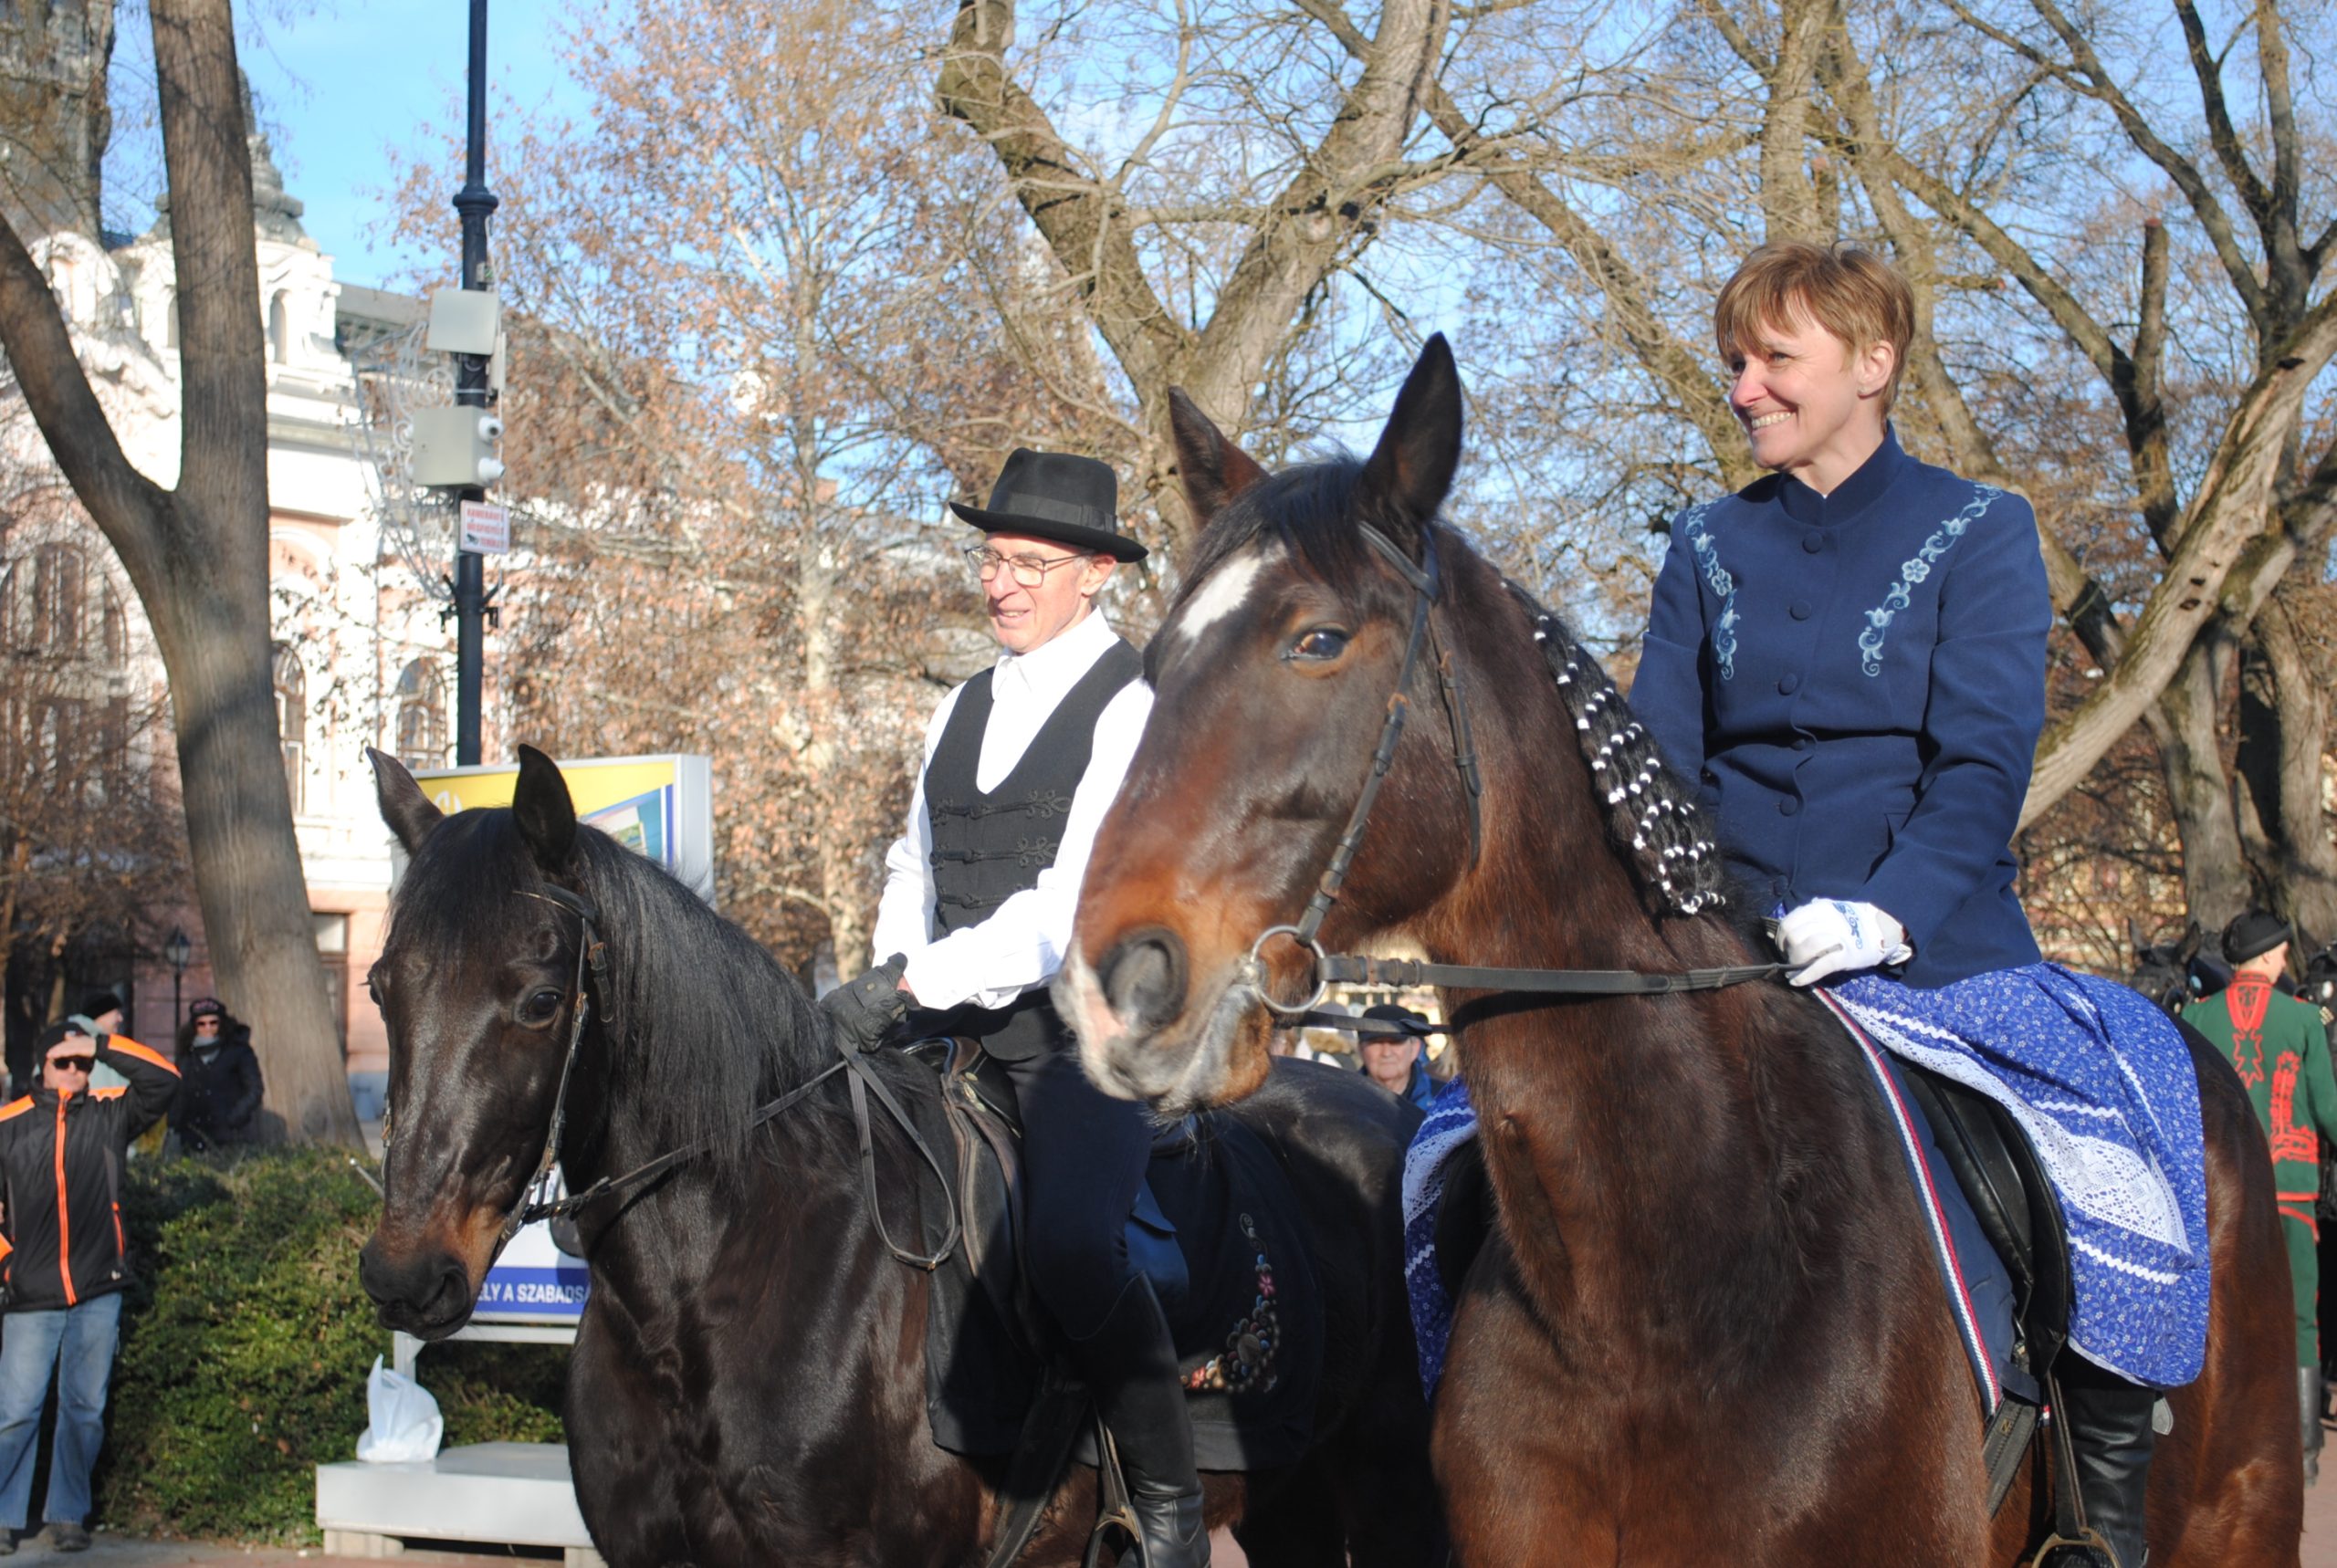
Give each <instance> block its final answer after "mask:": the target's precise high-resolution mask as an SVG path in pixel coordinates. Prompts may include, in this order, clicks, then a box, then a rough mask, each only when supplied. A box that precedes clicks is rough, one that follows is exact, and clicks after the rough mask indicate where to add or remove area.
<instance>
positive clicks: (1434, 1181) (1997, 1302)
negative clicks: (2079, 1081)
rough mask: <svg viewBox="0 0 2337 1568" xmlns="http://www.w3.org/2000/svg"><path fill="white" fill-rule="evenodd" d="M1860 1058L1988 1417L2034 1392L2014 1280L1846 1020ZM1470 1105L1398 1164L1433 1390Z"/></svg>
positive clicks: (1407, 1260)
mask: <svg viewBox="0 0 2337 1568" xmlns="http://www.w3.org/2000/svg"><path fill="white" fill-rule="evenodd" d="M1846 1027H1847V1028H1849V1030H1850V1036H1851V1039H1852V1040H1856V1041H1857V1042H1858V1043H1859V1045H1860V1051H1861V1054H1862V1055H1863V1056H1864V1057H1865V1060H1866V1062H1867V1066H1868V1069H1869V1071H1871V1072H1872V1073H1873V1075H1874V1079H1875V1083H1876V1086H1877V1087H1878V1089H1880V1090H1881V1094H1882V1100H1883V1103H1884V1105H1885V1107H1886V1109H1887V1110H1888V1111H1889V1113H1890V1115H1891V1123H1892V1129H1893V1131H1895V1132H1896V1133H1897V1134H1898V1136H1899V1147H1900V1154H1901V1155H1902V1157H1903V1159H1904V1161H1905V1163H1906V1166H1907V1174H1908V1176H1909V1178H1910V1180H1911V1181H1912V1182H1913V1186H1914V1191H1915V1198H1916V1202H1917V1204H1918V1206H1919V1207H1921V1208H1922V1210H1923V1224H1924V1235H1925V1239H1926V1240H1927V1241H1928V1242H1929V1243H1930V1245H1931V1249H1932V1257H1933V1260H1934V1262H1935V1263H1936V1264H1937V1265H1938V1267H1939V1271H1940V1282H1941V1284H1942V1286H1943V1287H1944V1289H1945V1290H1946V1291H1947V1299H1948V1306H1949V1310H1950V1312H1952V1314H1953V1315H1954V1319H1955V1325H1956V1333H1957V1336H1958V1338H1959V1339H1960V1340H1961V1341H1962V1343H1963V1345H1964V1353H1965V1357H1966V1358H1967V1359H1968V1360H1969V1361H1970V1362H1971V1364H1972V1378H1973V1382H1974V1384H1975V1387H1976V1389H1977V1392H1978V1394H1979V1396H1980V1404H1981V1408H1982V1410H1983V1412H1984V1413H1985V1414H1987V1415H1994V1414H1995V1413H1996V1406H1998V1405H1999V1404H2000V1403H2002V1402H2003V1399H2004V1396H2005V1393H2006V1391H2007V1389H2008V1388H2009V1389H2010V1390H2011V1391H2012V1392H2013V1393H2015V1394H2017V1395H2019V1396H2022V1397H2023V1398H2025V1399H2027V1400H2028V1401H2029V1402H2030V1403H2031V1404H2035V1403H2037V1402H2038V1400H2037V1385H2036V1383H2035V1380H2034V1379H2032V1378H2031V1377H2029V1375H2028V1374H2027V1373H2026V1372H2024V1371H2022V1370H2021V1369H2019V1368H2018V1367H2017V1366H2016V1365H2015V1364H2013V1356H2012V1352H2013V1344H2014V1325H2013V1312H2014V1305H2015V1303H2014V1300H2013V1284H2012V1278H2011V1276H2010V1274H2009V1273H2008V1272H2007V1270H2006V1268H2005V1266H2004V1264H2003V1262H2002V1261H2001V1260H1998V1259H1997V1257H1996V1250H1995V1249H1994V1248H1992V1247H1990V1246H1989V1244H1988V1240H1987V1236H1986V1232H1985V1231H1984V1230H1982V1228H1980V1221H1979V1219H1978V1218H1977V1217H1976V1216H1975V1215H1974V1214H1973V1212H1972V1206H1971V1204H1970V1202H1969V1201H1968V1200H1967V1199H1966V1198H1965V1196H1964V1192H1963V1189H1962V1188H1961V1187H1960V1186H1957V1185H1956V1181H1955V1176H1954V1172H1953V1171H1952V1170H1951V1169H1950V1168H1949V1166H1948V1165H1947V1159H1946V1156H1945V1155H1943V1154H1942V1153H1941V1152H1940V1149H1939V1145H1938V1143H1937V1142H1936V1140H1935V1139H1934V1137H1933V1135H1932V1130H1931V1127H1930V1125H1929V1124H1928V1123H1927V1122H1926V1121H1925V1119H1924V1116H1923V1107H1922V1106H1921V1105H1919V1104H1917V1103H1915V1101H1914V1100H1913V1098H1911V1097H1910V1096H1909V1095H1908V1093H1907V1092H1906V1088H1905V1085H1904V1084H1903V1083H1902V1082H1901V1080H1900V1076H1899V1074H1900V1072H1901V1071H1902V1070H1901V1069H1900V1068H1899V1067H1897V1066H1896V1064H1894V1063H1892V1061H1890V1060H1889V1059H1888V1058H1887V1057H1885V1056H1884V1055H1883V1054H1882V1052H1881V1051H1879V1050H1877V1049H1876V1048H1875V1047H1874V1046H1873V1045H1872V1043H1871V1042H1870V1041H1867V1040H1863V1039H1862V1038H1861V1037H1860V1035H1859V1033H1858V1030H1857V1028H1856V1026H1854V1025H1847V1024H1846ZM1476 1135H1477V1113H1476V1110H1475V1108H1474V1107H1473V1106H1472V1104H1471V1103H1470V1101H1469V1092H1468V1089H1467V1087H1466V1086H1465V1085H1464V1084H1462V1082H1459V1081H1457V1080H1456V1081H1455V1082H1453V1084H1452V1085H1451V1087H1450V1088H1449V1089H1447V1090H1445V1092H1443V1093H1441V1095H1439V1096H1438V1097H1437V1102H1436V1107H1435V1109H1434V1110H1433V1111H1432V1112H1431V1113H1430V1117H1429V1120H1428V1121H1426V1122H1424V1123H1422V1124H1420V1132H1419V1134H1418V1135H1417V1136H1415V1138H1414V1139H1413V1142H1412V1145H1411V1148H1410V1151H1409V1153H1408V1154H1407V1156H1406V1159H1405V1163H1404V1286H1405V1294H1406V1296H1407V1298H1408V1299H1409V1301H1410V1305H1411V1311H1412V1338H1413V1343H1414V1344H1415V1346H1416V1347H1417V1349H1418V1351H1419V1354H1420V1386H1421V1388H1422V1389H1423V1390H1424V1391H1425V1392H1426V1393H1427V1394H1428V1395H1429V1396H1430V1397H1431V1398H1433V1397H1434V1396H1435V1394H1436V1385H1437V1383H1438V1381H1439V1380H1440V1379H1441V1377H1442V1375H1443V1372H1444V1356H1445V1352H1446V1349H1447V1348H1448V1343H1449V1342H1450V1340H1451V1333H1452V1311H1453V1302H1452V1300H1451V1296H1450V1295H1449V1293H1448V1287H1447V1283H1446V1280H1445V1270H1444V1268H1443V1266H1442V1263H1441V1260H1440V1258H1439V1256H1438V1253H1437V1237H1438V1234H1439V1230H1440V1224H1439V1218H1438V1215H1439V1210H1440V1208H1441V1205H1442V1203H1443V1199H1444V1191H1445V1185H1446V1176H1447V1175H1448V1173H1449V1172H1450V1171H1451V1168H1452V1161H1453V1160H1454V1159H1455V1157H1457V1156H1458V1155H1460V1154H1461V1153H1462V1150H1464V1149H1465V1148H1467V1147H1468V1145H1470V1144H1471V1143H1472V1141H1474V1139H1475V1138H1476Z"/></svg>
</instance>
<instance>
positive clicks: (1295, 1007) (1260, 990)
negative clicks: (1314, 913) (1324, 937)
mask: <svg viewBox="0 0 2337 1568" xmlns="http://www.w3.org/2000/svg"><path fill="white" fill-rule="evenodd" d="M1277 936H1287V937H1289V938H1290V939H1291V940H1292V941H1294V942H1295V943H1297V944H1298V945H1299V946H1301V947H1303V948H1305V949H1306V950H1307V951H1308V952H1310V953H1312V954H1313V955H1314V956H1315V967H1314V974H1315V989H1314V991H1313V993H1312V994H1310V995H1309V996H1308V997H1307V998H1306V999H1305V1001H1300V1002H1282V1001H1276V1000H1275V999H1274V994H1273V991H1271V990H1269V989H1268V988H1267V987H1266V961H1265V959H1264V958H1263V956H1261V955H1262V954H1263V952H1264V950H1265V946H1266V944H1267V943H1269V942H1271V941H1273V939H1274V938H1275V937H1277ZM1242 978H1243V979H1244V980H1246V981H1247V982H1248V983H1249V987H1250V988H1251V989H1252V990H1253V991H1255V992H1256V993H1257V994H1258V1000H1259V1001H1261V1002H1263V1003H1264V1004H1265V1006H1266V1009H1267V1010H1268V1011H1269V1012H1277V1013H1284V1014H1287V1015H1289V1016H1291V1017H1294V1018H1295V1017H1298V1016H1299V1015H1301V1014H1305V1013H1310V1012H1313V1011H1314V1010H1315V1009H1316V1008H1319V1007H1321V1006H1322V1005H1323V1001H1324V998H1326V997H1328V996H1329V995H1330V994H1331V977H1330V967H1329V963H1328V959H1327V956H1326V954H1325V953H1324V951H1323V944H1322V943H1320V942H1319V941H1317V940H1315V938H1314V937H1313V936H1309V935H1307V934H1306V933H1305V932H1304V931H1301V930H1300V929H1299V928H1298V927H1297V926H1295V925H1269V926H1267V927H1266V928H1265V929H1264V930H1263V931H1261V932H1259V933H1258V939H1257V940H1256V941H1255V942H1252V943H1251V944H1250V956H1248V957H1247V958H1245V959H1243V960H1242Z"/></svg>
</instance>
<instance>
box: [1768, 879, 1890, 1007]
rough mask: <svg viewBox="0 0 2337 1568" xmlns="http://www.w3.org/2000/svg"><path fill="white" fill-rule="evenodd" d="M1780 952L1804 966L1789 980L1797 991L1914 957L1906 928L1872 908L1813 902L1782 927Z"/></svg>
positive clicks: (1821, 900)
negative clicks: (1830, 977)
mask: <svg viewBox="0 0 2337 1568" xmlns="http://www.w3.org/2000/svg"><path fill="white" fill-rule="evenodd" d="M1777 946H1779V947H1780V948H1782V949H1783V950H1784V952H1785V956H1786V962H1787V963H1788V964H1795V965H1798V966H1800V967H1798V968H1797V969H1796V970H1795V971H1794V973H1793V975H1792V980H1793V983H1794V984H1795V985H1797V986H1814V985H1816V984H1817V983H1818V981H1820V980H1822V979H1825V978H1826V977H1829V976H1830V975H1849V974H1855V973H1857V972H1858V971H1859V970H1860V969H1871V968H1874V967H1877V966H1878V965H1882V964H1903V963H1905V962H1906V961H1907V960H1908V959H1910V958H1912V957H1913V956H1915V950H1914V949H1913V947H1910V946H1907V929H1906V927H1905V926H1903V925H1900V924H1899V922H1897V921H1896V920H1893V919H1892V918H1891V916H1890V915H1886V914H1884V913H1883V912H1882V911H1881V910H1880V909H1877V908H1876V907H1875V906H1874V905H1873V904H1852V903H1850V902H1848V901H1846V900H1843V899H1839V898H1813V899H1811V900H1810V901H1809V902H1808V904H1803V905H1802V906H1801V907H1800V908H1798V909H1797V910H1794V911H1792V912H1791V913H1790V914H1788V915H1787V916H1786V917H1785V918H1784V919H1783V920H1780V921H1778V922H1777Z"/></svg>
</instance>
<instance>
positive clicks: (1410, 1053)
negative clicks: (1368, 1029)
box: [1356, 1002, 1437, 1111]
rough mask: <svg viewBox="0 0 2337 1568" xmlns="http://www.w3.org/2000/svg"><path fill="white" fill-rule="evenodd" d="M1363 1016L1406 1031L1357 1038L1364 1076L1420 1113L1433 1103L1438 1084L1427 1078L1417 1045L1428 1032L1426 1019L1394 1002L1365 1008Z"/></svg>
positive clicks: (1426, 1069)
mask: <svg viewBox="0 0 2337 1568" xmlns="http://www.w3.org/2000/svg"><path fill="white" fill-rule="evenodd" d="M1363 1016H1364V1017H1365V1018H1368V1019H1376V1020H1378V1022H1380V1023H1392V1024H1398V1025H1400V1026H1401V1027H1402V1028H1403V1030H1405V1032H1404V1033H1402V1034H1358V1035H1357V1036H1356V1054H1357V1056H1360V1057H1361V1058H1362V1059H1363V1071H1364V1075H1365V1076H1366V1077H1368V1078H1369V1079H1370V1080H1371V1081H1372V1082H1374V1083H1377V1084H1378V1085H1379V1086H1380V1087H1381V1088H1382V1089H1385V1090H1387V1091H1388V1092H1389V1093H1390V1094H1394V1095H1396V1096H1398V1097H1399V1098H1400V1099H1405V1100H1410V1102H1411V1103H1413V1104H1415V1105H1417V1106H1419V1107H1420V1109H1421V1110H1423V1111H1425V1110H1427V1109H1428V1108H1429V1107H1430V1105H1433V1104H1434V1103H1436V1091H1437V1083H1436V1081H1435V1080H1434V1079H1433V1078H1431V1077H1430V1076H1429V1071H1428V1061H1427V1058H1426V1055H1425V1052H1424V1048H1423V1047H1422V1046H1421V1044H1420V1041H1421V1040H1422V1039H1423V1038H1424V1037H1425V1036H1426V1034H1427V1032H1428V1028H1429V1022H1428V1019H1425V1018H1422V1017H1421V1016H1420V1014H1419V1013H1416V1012H1414V1011H1413V1010H1412V1009H1410V1008H1405V1007H1398V1006H1397V1005H1396V1004H1395V1003H1393V1002H1381V1003H1380V1004H1379V1005H1378V1006H1377V1007H1369V1008H1366V1009H1363Z"/></svg>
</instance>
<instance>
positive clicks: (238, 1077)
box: [171, 997, 264, 1153]
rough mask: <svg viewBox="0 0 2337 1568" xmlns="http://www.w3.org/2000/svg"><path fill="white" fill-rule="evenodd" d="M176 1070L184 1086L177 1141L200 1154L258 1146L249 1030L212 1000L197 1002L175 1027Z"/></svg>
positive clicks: (176, 1114)
mask: <svg viewBox="0 0 2337 1568" xmlns="http://www.w3.org/2000/svg"><path fill="white" fill-rule="evenodd" d="M179 1071H181V1072H182V1073H183V1074H184V1075H185V1082H183V1084H182V1085H181V1086H180V1089H179V1103H178V1107H177V1109H176V1110H174V1111H173V1113H172V1115H171V1121H172V1124H173V1126H175V1127H177V1128H178V1130H179V1139H180V1141H181V1142H183V1144H185V1145H186V1146H187V1147H188V1148H190V1149H193V1150H194V1151H196V1152H197V1153H201V1152H202V1151H203V1150H205V1149H210V1148H217V1147H222V1146H225V1145H232V1144H249V1143H254V1142H256V1141H257V1139H258V1137H259V1103H260V1098H261V1094H262V1092H263V1090H264V1085H263V1083H262V1082H261V1080H260V1075H259V1057H258V1056H257V1054H256V1053H255V1052H254V1051H253V1050H252V1030H251V1026H250V1025H249V1024H246V1023H244V1022H242V1021H240V1020H239V1019H236V1018H235V1017H234V1016H233V1015H231V1014H230V1013H229V1012H228V1011H227V1009H226V1008H225V1006H224V1005H223V1004H222V1003H221V1002H220V1001H219V1000H218V999H217V998H213V997H204V998H201V999H200V1000H198V1001H197V1002H196V1003H195V1004H194V1006H193V1007H191V1008H189V1009H187V1010H186V1022H184V1023H183V1024H181V1025H180V1026H179Z"/></svg>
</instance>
